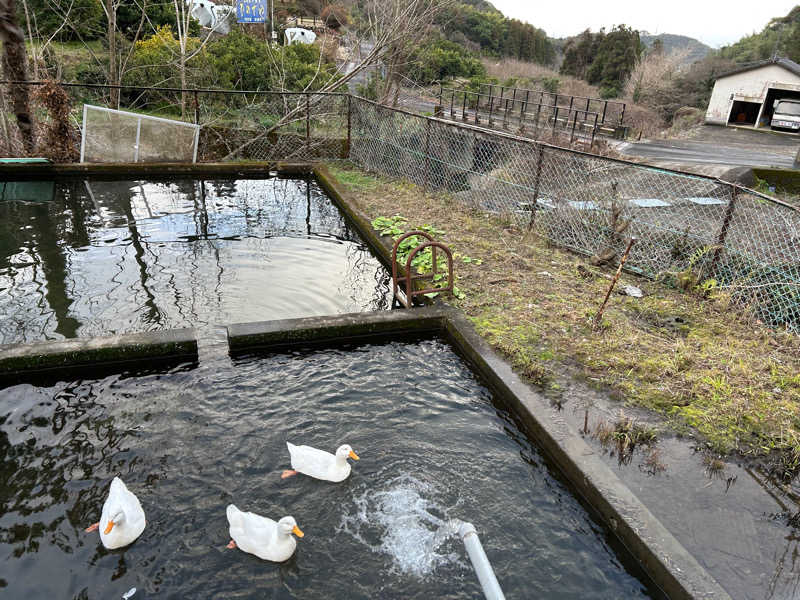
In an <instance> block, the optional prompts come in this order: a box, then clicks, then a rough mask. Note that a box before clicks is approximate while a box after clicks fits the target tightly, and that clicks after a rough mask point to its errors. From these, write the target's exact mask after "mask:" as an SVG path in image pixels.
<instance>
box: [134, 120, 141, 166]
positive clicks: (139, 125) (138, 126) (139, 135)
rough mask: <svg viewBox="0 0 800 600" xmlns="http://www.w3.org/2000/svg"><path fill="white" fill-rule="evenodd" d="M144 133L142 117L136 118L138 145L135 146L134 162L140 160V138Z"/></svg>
mask: <svg viewBox="0 0 800 600" xmlns="http://www.w3.org/2000/svg"><path fill="white" fill-rule="evenodd" d="M141 134H142V117H139V118H138V119H136V145H135V146H134V147H133V162H139V139H140V138H141Z"/></svg>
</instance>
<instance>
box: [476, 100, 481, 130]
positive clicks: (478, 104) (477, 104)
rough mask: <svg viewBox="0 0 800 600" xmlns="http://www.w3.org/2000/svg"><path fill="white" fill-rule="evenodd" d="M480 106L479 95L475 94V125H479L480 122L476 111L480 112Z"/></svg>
mask: <svg viewBox="0 0 800 600" xmlns="http://www.w3.org/2000/svg"><path fill="white" fill-rule="evenodd" d="M480 105H481V95H480V94H475V125H477V124H479V123H480V122H481V121H480V119H479V118H478V110H480V107H481V106H480Z"/></svg>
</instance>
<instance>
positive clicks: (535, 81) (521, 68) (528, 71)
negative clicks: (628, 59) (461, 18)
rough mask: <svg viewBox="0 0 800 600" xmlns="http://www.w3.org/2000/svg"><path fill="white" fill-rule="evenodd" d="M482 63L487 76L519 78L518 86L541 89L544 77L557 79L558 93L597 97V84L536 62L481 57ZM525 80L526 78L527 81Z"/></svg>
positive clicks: (501, 79) (598, 94) (504, 78)
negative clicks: (561, 73) (563, 73)
mask: <svg viewBox="0 0 800 600" xmlns="http://www.w3.org/2000/svg"><path fill="white" fill-rule="evenodd" d="M483 65H484V66H485V67H486V72H487V74H488V75H489V77H495V78H497V79H499V80H500V81H503V80H506V79H508V78H510V77H514V78H517V79H521V80H522V81H520V82H519V83H518V86H519V87H522V88H524V87H535V88H536V89H541V82H542V81H543V80H545V79H551V78H555V79H558V82H559V83H558V93H559V94H567V95H570V96H585V97H587V98H599V97H600V91H599V90H598V88H597V86H594V85H591V84H589V83H588V82H586V81H583V80H582V79H576V78H575V77H570V76H568V75H560V74H559V73H558V71H554V70H553V69H551V68H549V67H545V66H543V65H537V64H536V63H531V62H525V61H522V60H515V59H513V58H504V59H502V60H499V61H498V60H492V59H489V58H484V59H483ZM525 80H528V81H527V83H526V82H525Z"/></svg>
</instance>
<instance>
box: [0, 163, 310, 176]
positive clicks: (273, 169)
mask: <svg viewBox="0 0 800 600" xmlns="http://www.w3.org/2000/svg"><path fill="white" fill-rule="evenodd" d="M275 173H278V174H279V175H300V176H304V177H308V176H310V175H312V174H313V166H312V165H311V164H310V163H308V162H300V163H293V162H285V161H270V162H255V161H242V162H237V161H233V162H222V163H24V164H19V163H10V164H0V181H12V180H42V179H45V180H47V179H53V178H61V177H75V178H88V179H102V178H104V177H109V178H114V179H119V178H120V177H125V176H130V175H133V176H135V177H147V176H150V177H152V176H157V177H166V176H170V177H171V176H191V177H199V176H204V175H218V176H220V177H231V176H241V177H254V176H257V177H268V176H270V175H272V174H275Z"/></svg>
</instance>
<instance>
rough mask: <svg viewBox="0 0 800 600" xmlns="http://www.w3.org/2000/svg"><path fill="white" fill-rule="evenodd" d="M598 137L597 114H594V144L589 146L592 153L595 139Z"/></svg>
mask: <svg viewBox="0 0 800 600" xmlns="http://www.w3.org/2000/svg"><path fill="white" fill-rule="evenodd" d="M595 135H597V113H594V127H592V143H591V145H590V146H589V150H590V151H591V150H592V149H593V148H594V137H595Z"/></svg>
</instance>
